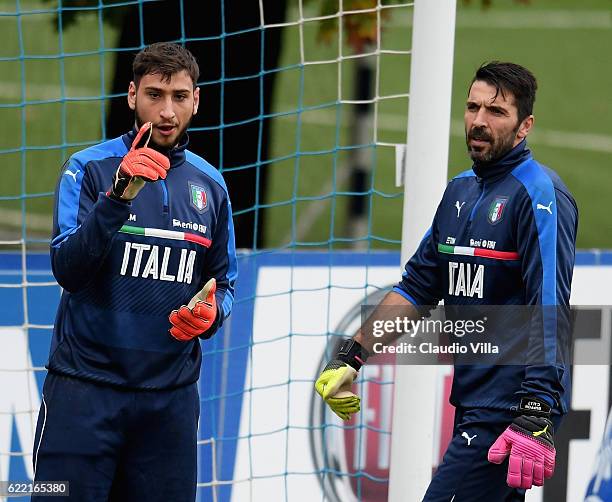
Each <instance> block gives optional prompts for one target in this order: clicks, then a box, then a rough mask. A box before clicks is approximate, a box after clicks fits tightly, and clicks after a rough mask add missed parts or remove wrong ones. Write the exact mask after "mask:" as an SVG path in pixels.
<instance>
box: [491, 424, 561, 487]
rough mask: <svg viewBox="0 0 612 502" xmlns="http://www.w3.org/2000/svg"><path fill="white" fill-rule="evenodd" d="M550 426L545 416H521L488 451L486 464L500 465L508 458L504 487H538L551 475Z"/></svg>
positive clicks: (553, 449) (551, 428) (553, 466)
mask: <svg viewBox="0 0 612 502" xmlns="http://www.w3.org/2000/svg"><path fill="white" fill-rule="evenodd" d="M555 453H556V452H555V445H554V443H553V424H552V422H551V421H550V420H549V419H548V418H547V417H546V416H531V415H521V416H519V417H517V418H516V419H515V420H514V422H512V424H510V426H509V427H508V428H507V429H506V430H505V431H504V432H502V434H501V436H499V437H498V438H497V440H496V441H495V443H493V446H491V448H490V449H489V456H488V458H489V462H493V463H494V464H501V463H502V462H503V461H504V460H505V458H506V457H507V456H508V454H509V455H510V461H509V463H508V477H507V478H506V481H507V482H508V486H511V487H513V488H531V487H532V486H534V485H535V486H542V485H543V484H544V479H548V478H550V477H552V475H553V472H554V471H555Z"/></svg>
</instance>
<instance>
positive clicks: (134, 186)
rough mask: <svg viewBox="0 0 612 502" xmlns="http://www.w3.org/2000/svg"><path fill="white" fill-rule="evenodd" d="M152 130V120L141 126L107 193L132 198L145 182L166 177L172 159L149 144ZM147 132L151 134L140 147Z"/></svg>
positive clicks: (118, 197) (121, 197) (120, 197)
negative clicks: (140, 146)
mask: <svg viewBox="0 0 612 502" xmlns="http://www.w3.org/2000/svg"><path fill="white" fill-rule="evenodd" d="M152 132H153V124H152V123H151V122H147V123H146V124H144V125H143V126H142V127H141V128H140V130H139V131H138V134H137V135H136V137H135V138H134V141H133V142H132V147H131V148H130V151H129V152H128V153H127V154H126V155H125V156H124V157H123V160H122V161H121V164H120V165H119V168H118V169H117V172H116V173H115V177H114V178H113V186H112V188H111V189H110V190H109V191H108V193H107V195H110V196H111V197H114V198H115V199H121V200H124V201H128V200H132V199H133V198H134V197H136V196H137V195H138V192H140V190H141V189H142V187H144V185H145V182H147V181H157V180H158V179H160V178H161V179H162V180H164V179H166V174H167V172H168V169H170V160H169V159H168V157H166V156H165V155H164V154H163V153H160V152H158V151H157V150H153V148H149V147H148V146H147V145H148V144H149V140H150V139H151V133H152ZM146 133H148V134H149V136H148V137H147V139H146V141H145V142H144V145H143V147H142V148H139V147H138V145H139V143H140V141H141V140H142V139H143V136H144V135H145V134H146Z"/></svg>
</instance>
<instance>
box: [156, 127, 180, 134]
mask: <svg viewBox="0 0 612 502" xmlns="http://www.w3.org/2000/svg"><path fill="white" fill-rule="evenodd" d="M156 127H157V129H158V130H159V132H160V133H161V134H162V135H163V136H170V135H171V134H172V133H173V132H174V130H175V129H176V126H174V125H172V124H163V125H158V126H156Z"/></svg>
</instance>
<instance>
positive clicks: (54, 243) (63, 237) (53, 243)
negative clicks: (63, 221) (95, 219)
mask: <svg viewBox="0 0 612 502" xmlns="http://www.w3.org/2000/svg"><path fill="white" fill-rule="evenodd" d="M80 226H81V225H77V226H76V227H74V228H68V229H67V230H66V231H65V232H62V233H61V234H59V235H58V236H57V237H55V239H53V240H52V241H51V247H54V248H58V247H60V245H61V244H62V242H64V241H65V240H66V239H67V238H68V237H70V236H71V235H72V234H74V233H75V232H76V231H77V230H78V229H79V227H80Z"/></svg>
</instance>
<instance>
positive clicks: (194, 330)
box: [169, 279, 219, 342]
mask: <svg viewBox="0 0 612 502" xmlns="http://www.w3.org/2000/svg"><path fill="white" fill-rule="evenodd" d="M216 290H217V281H216V280H215V279H211V280H210V281H208V282H207V283H206V284H205V285H204V287H203V288H202V290H201V291H200V292H199V293H197V294H196V295H195V296H194V297H193V298H192V299H191V300H190V301H189V303H188V304H187V305H183V306H181V307H180V308H179V309H178V310H173V311H172V312H171V313H170V317H169V319H170V323H172V328H170V334H171V335H172V336H173V337H174V338H176V339H177V340H179V341H181V342H188V341H189V340H191V339H193V338H195V337H197V336H203V337H204V338H205V339H208V338H210V337H211V336H212V335H213V334H214V333H215V331H216V329H215V328H216V327H217V326H218V324H219V323H218V322H215V321H218V312H217V299H216V298H215V291H216Z"/></svg>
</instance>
